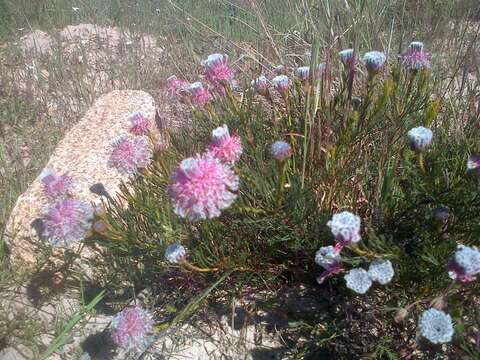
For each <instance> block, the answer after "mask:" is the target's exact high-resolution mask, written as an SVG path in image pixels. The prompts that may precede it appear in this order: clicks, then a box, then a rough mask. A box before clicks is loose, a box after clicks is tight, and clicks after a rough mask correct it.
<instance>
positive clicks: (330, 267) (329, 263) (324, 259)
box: [315, 246, 343, 284]
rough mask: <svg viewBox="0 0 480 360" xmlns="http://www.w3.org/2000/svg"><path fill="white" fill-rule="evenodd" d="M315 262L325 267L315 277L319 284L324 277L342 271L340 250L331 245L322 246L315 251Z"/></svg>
mask: <svg viewBox="0 0 480 360" xmlns="http://www.w3.org/2000/svg"><path fill="white" fill-rule="evenodd" d="M315 262H316V263H317V264H318V265H320V266H321V267H323V268H324V269H325V271H324V272H322V273H321V274H320V276H319V277H318V278H317V282H318V283H319V284H321V283H323V282H324V281H325V279H326V278H328V277H329V276H332V275H336V274H340V273H341V272H343V266H342V257H341V256H340V251H339V250H338V249H336V248H335V247H333V246H323V247H321V248H320V249H319V250H318V251H317V252H316V253H315Z"/></svg>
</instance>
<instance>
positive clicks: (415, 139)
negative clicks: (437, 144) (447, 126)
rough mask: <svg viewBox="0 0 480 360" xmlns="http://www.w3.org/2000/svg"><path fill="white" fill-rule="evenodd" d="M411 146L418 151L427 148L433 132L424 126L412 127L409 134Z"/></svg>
mask: <svg viewBox="0 0 480 360" xmlns="http://www.w3.org/2000/svg"><path fill="white" fill-rule="evenodd" d="M407 137H408V143H409V145H410V148H411V149H412V150H413V151H416V152H422V151H424V150H425V149H427V148H428V147H429V146H430V144H431V142H432V139H433V132H432V130H430V129H427V128H425V127H423V126H419V127H416V128H413V129H410V130H409V131H408V134H407Z"/></svg>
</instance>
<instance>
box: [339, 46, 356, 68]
mask: <svg viewBox="0 0 480 360" xmlns="http://www.w3.org/2000/svg"><path fill="white" fill-rule="evenodd" d="M338 56H339V57H340V61H341V62H342V63H343V65H345V66H347V67H350V66H351V65H352V63H355V51H354V50H353V49H345V50H342V51H340V52H339V53H338Z"/></svg>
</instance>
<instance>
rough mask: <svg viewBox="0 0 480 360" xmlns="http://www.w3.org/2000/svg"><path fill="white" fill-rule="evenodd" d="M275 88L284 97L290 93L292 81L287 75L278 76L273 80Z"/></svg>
mask: <svg viewBox="0 0 480 360" xmlns="http://www.w3.org/2000/svg"><path fill="white" fill-rule="evenodd" d="M272 83H273V87H274V88H275V89H276V90H277V91H278V92H279V93H280V94H282V95H286V94H287V93H288V88H289V87H290V79H289V78H288V76H287V75H278V76H275V77H274V78H273V79H272Z"/></svg>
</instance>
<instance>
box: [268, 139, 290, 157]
mask: <svg viewBox="0 0 480 360" xmlns="http://www.w3.org/2000/svg"><path fill="white" fill-rule="evenodd" d="M271 152H272V156H273V158H274V159H275V160H277V161H280V162H282V161H285V160H287V159H288V158H289V157H290V156H292V148H291V146H290V145H289V144H288V143H286V142H285V141H282V140H279V141H275V142H274V143H273V144H272V148H271Z"/></svg>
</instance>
